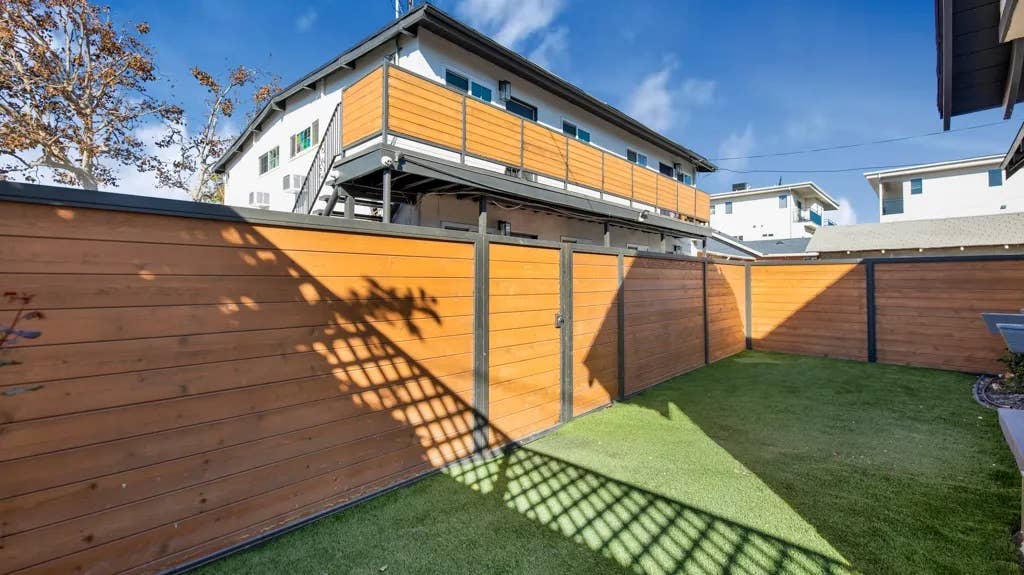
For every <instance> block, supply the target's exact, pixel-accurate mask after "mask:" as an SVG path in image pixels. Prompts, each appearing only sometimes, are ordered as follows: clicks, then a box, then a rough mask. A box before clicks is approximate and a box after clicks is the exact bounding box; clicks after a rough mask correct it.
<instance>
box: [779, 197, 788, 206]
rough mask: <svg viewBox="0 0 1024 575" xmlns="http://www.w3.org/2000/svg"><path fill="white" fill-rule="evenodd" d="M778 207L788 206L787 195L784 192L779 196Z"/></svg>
mask: <svg viewBox="0 0 1024 575" xmlns="http://www.w3.org/2000/svg"><path fill="white" fill-rule="evenodd" d="M779 207H780V208H788V207H789V196H787V195H785V194H783V195H781V196H779Z"/></svg>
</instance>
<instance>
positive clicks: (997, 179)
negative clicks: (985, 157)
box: [988, 168, 1003, 188]
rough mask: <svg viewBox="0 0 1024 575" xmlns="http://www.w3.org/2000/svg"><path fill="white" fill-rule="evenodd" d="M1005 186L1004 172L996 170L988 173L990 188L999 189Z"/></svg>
mask: <svg viewBox="0 0 1024 575" xmlns="http://www.w3.org/2000/svg"><path fill="white" fill-rule="evenodd" d="M1002 185H1003V170H1002V169H1000V168H995V169H993V170H989V171H988V187H990V188H998V187H999V186H1002Z"/></svg>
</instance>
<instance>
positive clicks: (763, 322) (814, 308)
mask: <svg viewBox="0 0 1024 575" xmlns="http://www.w3.org/2000/svg"><path fill="white" fill-rule="evenodd" d="M866 302H867V296H866V276H865V272H864V266H863V265H862V264H822V265H800V264H794V265H782V266H754V267H752V268H751V307H752V308H753V309H752V311H753V325H752V330H751V336H752V339H753V345H754V349H763V350H770V351H782V352H788V353H797V354H804V355H820V356H825V357H841V358H848V359H859V360H866V359H867V313H866V309H867V308H866V306H867V303H866Z"/></svg>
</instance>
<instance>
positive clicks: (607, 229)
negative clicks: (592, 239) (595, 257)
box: [604, 222, 612, 248]
mask: <svg viewBox="0 0 1024 575" xmlns="http://www.w3.org/2000/svg"><path fill="white" fill-rule="evenodd" d="M604 247H606V248H610V247H612V227H611V225H609V224H608V222H605V223H604Z"/></svg>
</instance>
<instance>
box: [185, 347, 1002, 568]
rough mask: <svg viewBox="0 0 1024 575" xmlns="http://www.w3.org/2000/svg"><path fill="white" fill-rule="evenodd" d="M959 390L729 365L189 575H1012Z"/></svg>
mask: <svg viewBox="0 0 1024 575" xmlns="http://www.w3.org/2000/svg"><path fill="white" fill-rule="evenodd" d="M971 383H972V378H971V377H969V376H966V375H962V374H955V373H950V372H942V371H932V370H924V369H914V368H904V367H894V366H882V365H873V364H863V363H855V362H848V361H842V360H831V359H817V358H804V357H796V356H787V355H779V354H767V353H758V352H746V353H743V354H740V355H738V356H734V357H732V358H730V359H727V360H723V361H721V362H718V363H717V364H715V365H713V366H710V367H706V368H703V369H701V370H698V371H696V372H693V373H690V374H687V375H685V376H682V377H679V378H676V379H675V380H673V381H671V382H669V383H666V384H663V385H661V386H658V387H657V388H655V389H652V390H650V391H648V392H646V393H644V394H643V395H641V396H639V397H636V398H634V399H633V400H631V401H630V402H628V403H624V404H619V405H616V406H614V407H612V408H609V409H606V410H603V411H601V412H598V413H595V414H592V415H589V416H586V417H583V418H580V419H577V420H576V421H573V422H572V423H570V424H569V425H566V426H565V427H563V428H562V429H561V430H559V431H557V432H556V433H553V434H551V435H548V436H547V437H545V438H543V439H541V440H539V441H536V442H533V443H531V444H529V445H528V446H527V447H526V448H524V449H520V450H518V451H516V452H514V453H513V454H512V455H509V456H506V457H504V458H501V459H498V460H494V461H490V462H486V463H476V464H466V465H463V466H461V467H458V468H455V469H452V470H450V471H448V472H447V473H445V474H441V475H437V476H434V477H431V478H429V479H427V480H424V481H421V482H419V483H417V484H415V485H413V486H411V487H408V488H404V489H400V490H397V491H395V492H392V493H390V494H387V495H385V496H382V497H380V498H377V499H375V500H373V501H371V502H369V503H366V504H363V505H361V506H358V507H355V508H353V509H350V510H348V511H345V512H342V513H339V514H337V515H335V516H332V517H330V518H328V519H325V520H322V521H320V522H317V523H315V524H313V525H312V526H309V527H306V528H303V529H301V530H299V531H296V532H294V533H292V534H289V535H286V536H284V537H281V538H278V539H275V540H273V541H271V542H269V543H267V544H264V545H262V546H259V547H257V548H255V549H252V550H249V551H246V552H243V553H240V554H237V555H234V556H231V557H229V558H227V559H224V560H221V561H220V562H217V563H214V564H212V565H209V566H208V567H206V568H205V569H203V571H202V572H203V573H204V575H214V574H241V573H246V574H248V573H267V574H269V573H303V574H305V573H309V574H314V575H320V574H332V575H333V574H340V573H437V574H460V573H466V574H469V573H536V574H541V573H569V574H573V573H579V574H587V575H596V574H600V573H630V572H632V573H797V574H812V573H834V574H836V575H839V574H843V573H854V572H862V573H885V574H888V573H899V574H904V573H972V574H982V573H1014V574H1016V573H1019V572H1020V571H1019V569H1018V567H1017V565H1016V562H1015V555H1014V550H1013V545H1012V543H1011V542H1010V533H1011V531H1012V526H1013V525H1015V524H1018V522H1019V511H1018V510H1019V500H1018V497H1019V489H1020V480H1019V479H1018V475H1017V473H1016V470H1015V468H1014V466H1013V461H1012V458H1011V457H1010V455H1009V452H1008V450H1007V448H1006V447H1005V445H1004V444H1003V442H1002V439H1001V436H1000V434H999V429H998V423H997V421H996V417H995V413H994V412H992V411H988V410H985V409H982V408H981V407H979V406H977V405H976V404H975V403H974V402H973V400H972V399H971V397H970V385H971Z"/></svg>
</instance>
